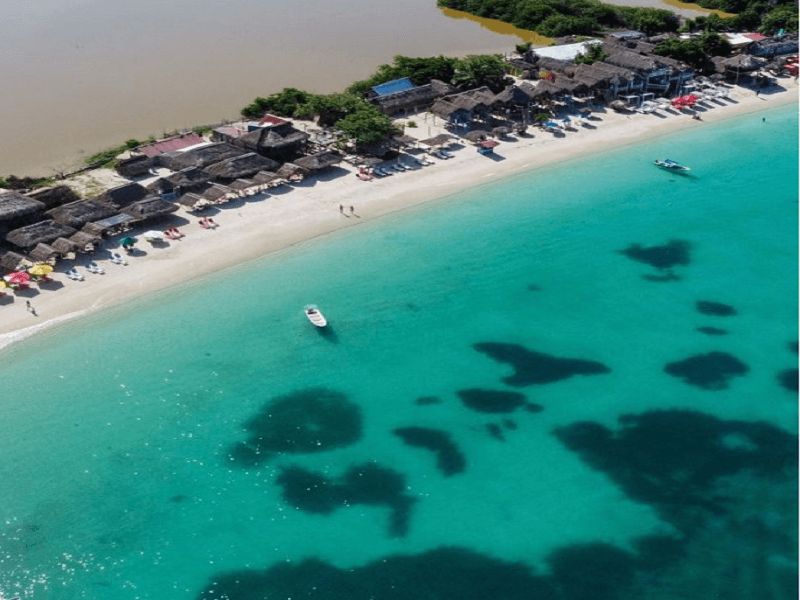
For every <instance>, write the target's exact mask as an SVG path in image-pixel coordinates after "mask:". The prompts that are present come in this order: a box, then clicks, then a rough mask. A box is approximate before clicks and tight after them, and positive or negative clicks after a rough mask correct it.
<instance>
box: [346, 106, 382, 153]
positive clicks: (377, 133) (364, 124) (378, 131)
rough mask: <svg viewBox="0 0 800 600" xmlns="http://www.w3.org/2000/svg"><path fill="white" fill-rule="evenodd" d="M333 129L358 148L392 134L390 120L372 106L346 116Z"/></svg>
mask: <svg viewBox="0 0 800 600" xmlns="http://www.w3.org/2000/svg"><path fill="white" fill-rule="evenodd" d="M334 127H335V128H336V129H338V130H339V131H341V132H343V133H344V134H345V135H346V136H347V137H348V138H350V139H351V140H354V141H355V142H356V144H357V145H359V146H362V145H364V144H373V143H375V142H379V141H380V140H381V139H383V138H384V137H385V136H387V135H388V134H390V133H393V132H394V128H393V127H392V120H391V119H390V118H389V117H387V116H386V115H384V114H383V113H381V112H379V111H378V110H377V109H376V108H374V107H372V106H369V107H368V108H363V109H361V110H358V111H356V112H353V113H352V114H349V115H347V116H346V117H344V118H343V119H341V120H339V121H337V123H336V125H335V126H334Z"/></svg>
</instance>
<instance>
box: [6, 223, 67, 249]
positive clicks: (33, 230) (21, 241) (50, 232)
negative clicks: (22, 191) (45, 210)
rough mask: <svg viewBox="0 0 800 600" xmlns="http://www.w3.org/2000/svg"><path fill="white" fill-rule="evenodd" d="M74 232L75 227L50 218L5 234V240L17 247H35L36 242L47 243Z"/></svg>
mask: <svg viewBox="0 0 800 600" xmlns="http://www.w3.org/2000/svg"><path fill="white" fill-rule="evenodd" d="M73 233H75V228H74V227H70V226H69V225H62V224H61V223H57V222H56V221H53V220H52V219H49V220H47V221H39V222H38V223H34V224H33V225H26V226H25V227H20V228H19V229H15V230H14V231H10V232H9V233H8V234H6V240H7V241H9V242H11V243H12V244H14V245H15V246H17V247H19V248H26V249H27V248H35V247H36V244H41V243H44V244H47V243H50V242H52V241H54V240H56V239H58V238H60V237H67V236H70V235H72V234H73Z"/></svg>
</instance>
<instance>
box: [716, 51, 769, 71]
mask: <svg viewBox="0 0 800 600" xmlns="http://www.w3.org/2000/svg"><path fill="white" fill-rule="evenodd" d="M766 63H767V61H766V59H764V58H756V57H755V56H750V55H749V54H739V55H738V56H732V57H730V58H726V59H725V60H723V61H722V64H723V65H724V66H726V67H728V68H731V69H738V70H739V71H755V70H756V69H759V68H760V67H761V66H762V65H765V64H766Z"/></svg>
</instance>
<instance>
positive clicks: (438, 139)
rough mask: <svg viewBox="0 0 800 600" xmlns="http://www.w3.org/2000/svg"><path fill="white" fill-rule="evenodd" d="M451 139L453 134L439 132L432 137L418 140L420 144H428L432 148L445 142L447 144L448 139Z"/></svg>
mask: <svg viewBox="0 0 800 600" xmlns="http://www.w3.org/2000/svg"><path fill="white" fill-rule="evenodd" d="M452 139H453V136H452V135H450V134H449V133H440V134H439V135H436V136H434V137H432V138H428V139H426V140H420V141H419V143H420V144H424V145H425V146H429V147H431V148H434V147H436V146H444V145H445V144H449V143H450V140H452Z"/></svg>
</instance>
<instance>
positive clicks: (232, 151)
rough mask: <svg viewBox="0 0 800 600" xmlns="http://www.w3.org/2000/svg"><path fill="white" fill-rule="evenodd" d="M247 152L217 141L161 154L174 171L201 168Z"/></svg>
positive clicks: (160, 159)
mask: <svg viewBox="0 0 800 600" xmlns="http://www.w3.org/2000/svg"><path fill="white" fill-rule="evenodd" d="M242 154H246V151H245V150H242V149H241V148H237V147H236V146H233V145H231V144H225V143H217V144H208V145H207V146H199V147H197V148H192V149H190V150H186V151H183V152H180V151H175V152H166V153H164V154H162V155H160V156H159V161H160V162H161V164H162V165H163V166H165V167H167V168H169V169H172V170H173V171H180V170H182V169H188V168H189V167H198V168H200V169H202V168H204V167H206V166H208V165H213V164H214V163H218V162H220V161H223V160H227V159H229V158H233V157H234V156H241V155H242Z"/></svg>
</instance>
